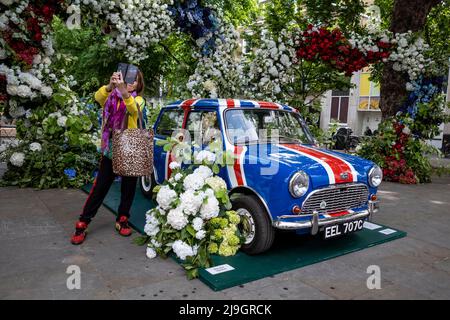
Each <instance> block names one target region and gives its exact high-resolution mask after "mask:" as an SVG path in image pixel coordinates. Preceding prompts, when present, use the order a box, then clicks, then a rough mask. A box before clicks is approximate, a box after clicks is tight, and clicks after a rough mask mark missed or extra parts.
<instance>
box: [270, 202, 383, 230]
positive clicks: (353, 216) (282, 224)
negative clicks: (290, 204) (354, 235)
mask: <svg viewBox="0 0 450 320" xmlns="http://www.w3.org/2000/svg"><path fill="white" fill-rule="evenodd" d="M378 208H379V207H378V201H369V206H368V209H366V210H361V211H356V212H354V213H349V214H347V215H345V216H340V217H331V218H323V219H319V213H318V212H317V211H314V212H313V213H312V214H308V215H301V216H298V215H288V216H280V217H279V218H278V220H275V221H274V222H273V224H272V225H273V227H274V228H277V229H282V230H299V229H311V234H312V235H315V234H317V233H318V232H319V228H320V227H325V226H328V225H333V224H337V223H343V222H348V221H353V220H359V219H366V218H367V220H371V219H372V214H373V213H375V212H377V211H378ZM299 217H309V218H310V220H307V221H289V220H292V219H294V218H297V219H298V218H299Z"/></svg>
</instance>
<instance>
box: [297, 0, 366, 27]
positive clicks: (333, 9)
mask: <svg viewBox="0 0 450 320" xmlns="http://www.w3.org/2000/svg"><path fill="white" fill-rule="evenodd" d="M299 3H300V4H301V5H303V6H304V7H305V8H306V14H307V16H308V18H307V21H308V22H310V23H314V24H324V25H328V26H333V27H336V26H337V27H339V28H340V29H341V30H342V31H343V32H344V33H347V32H350V31H356V32H358V31H361V26H360V21H361V14H362V13H364V10H365V6H364V2H363V1H361V0H338V1H336V0H320V1H317V0H300V1H299Z"/></svg>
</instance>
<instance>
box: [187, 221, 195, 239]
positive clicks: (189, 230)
mask: <svg viewBox="0 0 450 320" xmlns="http://www.w3.org/2000/svg"><path fill="white" fill-rule="evenodd" d="M186 231H187V232H188V233H189V234H190V235H191V236H193V237H195V235H196V234H197V232H196V231H195V229H194V228H193V227H192V226H191V225H190V224H189V225H188V226H187V227H186Z"/></svg>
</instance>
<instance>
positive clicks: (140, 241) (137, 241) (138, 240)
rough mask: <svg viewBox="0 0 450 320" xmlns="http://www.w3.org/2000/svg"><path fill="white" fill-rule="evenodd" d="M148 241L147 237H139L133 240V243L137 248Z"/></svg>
mask: <svg viewBox="0 0 450 320" xmlns="http://www.w3.org/2000/svg"><path fill="white" fill-rule="evenodd" d="M149 240H150V237H149V236H140V237H136V238H135V239H133V243H134V244H137V245H138V246H143V245H144V244H146V243H147V242H148V241H149Z"/></svg>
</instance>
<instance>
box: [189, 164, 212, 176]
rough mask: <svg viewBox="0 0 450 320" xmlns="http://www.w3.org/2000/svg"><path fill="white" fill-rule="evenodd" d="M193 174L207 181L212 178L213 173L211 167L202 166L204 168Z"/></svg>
mask: <svg viewBox="0 0 450 320" xmlns="http://www.w3.org/2000/svg"><path fill="white" fill-rule="evenodd" d="M192 174H194V175H198V176H199V177H201V178H203V179H206V178H209V177H212V175H213V172H212V170H211V169H210V168H209V167H207V166H203V165H202V166H199V167H198V168H197V169H195V170H194V172H193V173H192Z"/></svg>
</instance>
